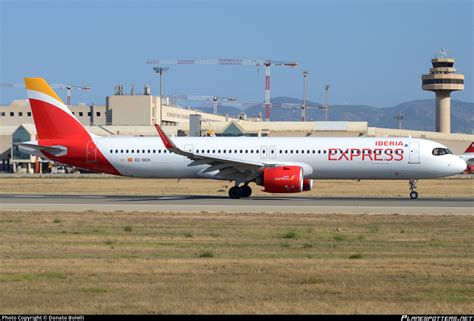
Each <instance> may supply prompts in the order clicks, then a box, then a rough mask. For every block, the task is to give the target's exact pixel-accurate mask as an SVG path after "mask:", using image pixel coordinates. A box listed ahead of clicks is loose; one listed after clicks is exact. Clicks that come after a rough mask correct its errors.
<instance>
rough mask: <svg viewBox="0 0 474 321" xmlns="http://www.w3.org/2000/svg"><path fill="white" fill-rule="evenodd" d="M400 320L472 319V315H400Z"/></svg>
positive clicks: (457, 320) (463, 320) (469, 320)
mask: <svg viewBox="0 0 474 321" xmlns="http://www.w3.org/2000/svg"><path fill="white" fill-rule="evenodd" d="M401 321H474V316H472V315H465V316H463V315H412V316H410V315H402V318H401Z"/></svg>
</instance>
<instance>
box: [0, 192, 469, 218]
mask: <svg viewBox="0 0 474 321" xmlns="http://www.w3.org/2000/svg"><path fill="white" fill-rule="evenodd" d="M0 210H8V211H12V210H20V211H90V210H94V211H142V212H145V211H146V212H153V211H166V212H200V211H206V212H229V213H232V212H249V213H260V212H262V213H263V212H273V213H341V214H370V213H378V214H395V213H398V214H438V215H443V214H450V215H456V214H460V215H466V214H468V215H469V214H470V215H473V214H474V200H473V199H470V198H423V197H422V196H421V198H419V199H417V200H411V199H408V198H406V199H405V198H338V197H278V196H269V197H263V196H256V197H251V198H249V199H238V200H233V199H229V198H227V197H223V196H189V195H186V196H182V195H169V196H110V195H108V196H106V195H18V194H16V195H7V194H2V195H0Z"/></svg>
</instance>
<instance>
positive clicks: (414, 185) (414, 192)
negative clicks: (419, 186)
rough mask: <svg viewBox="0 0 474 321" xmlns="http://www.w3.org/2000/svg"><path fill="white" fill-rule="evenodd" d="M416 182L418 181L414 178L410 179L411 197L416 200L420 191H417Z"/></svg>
mask: <svg viewBox="0 0 474 321" xmlns="http://www.w3.org/2000/svg"><path fill="white" fill-rule="evenodd" d="M416 183H417V181H415V180H414V179H410V183H409V184H410V198H411V199H412V200H416V199H417V198H418V192H416V191H415V190H416Z"/></svg>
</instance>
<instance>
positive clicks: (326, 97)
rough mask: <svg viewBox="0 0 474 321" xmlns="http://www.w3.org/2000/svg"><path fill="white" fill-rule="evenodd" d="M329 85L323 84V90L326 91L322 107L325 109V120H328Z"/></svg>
mask: <svg viewBox="0 0 474 321" xmlns="http://www.w3.org/2000/svg"><path fill="white" fill-rule="evenodd" d="M330 87H331V86H330V85H326V86H324V90H325V91H326V93H325V95H324V109H325V110H326V121H328V109H329V105H328V99H329V88H330Z"/></svg>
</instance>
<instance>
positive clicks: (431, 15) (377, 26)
mask: <svg viewBox="0 0 474 321" xmlns="http://www.w3.org/2000/svg"><path fill="white" fill-rule="evenodd" d="M0 13H1V15H0V19H1V20H0V49H1V60H0V82H15V83H17V82H22V81H23V77H25V76H36V77H44V78H46V79H47V80H48V81H49V82H51V83H72V84H79V85H90V86H92V87H93V91H92V92H89V93H80V92H74V93H73V102H78V101H81V102H86V103H90V102H95V103H96V104H105V96H107V95H110V94H112V93H113V89H114V85H115V84H117V83H119V82H120V83H123V84H124V86H125V89H126V91H128V90H129V88H130V85H131V84H135V88H136V91H139V92H141V91H142V88H143V85H144V84H151V86H152V93H153V94H157V93H158V77H157V76H156V75H155V74H154V73H153V71H152V66H151V65H147V64H145V61H146V60H147V59H149V58H162V59H165V58H168V59H173V58H175V59H176V58H178V59H205V58H249V59H255V58H257V59H268V58H269V59H274V60H291V61H297V62H299V64H300V67H299V68H297V69H291V68H286V67H274V68H272V69H271V73H272V83H271V86H272V92H271V95H272V97H277V96H292V97H296V98H301V97H302V91H303V81H302V79H303V77H302V71H303V70H304V69H306V70H308V71H309V80H308V97H309V99H310V100H315V101H318V102H321V101H322V100H323V99H322V97H323V88H324V84H326V83H328V84H331V89H332V91H331V97H330V102H331V103H333V104H335V103H340V104H344V103H348V104H367V105H372V106H380V107H383V106H392V105H396V104H398V103H401V102H404V101H408V100H412V99H423V98H434V94H433V93H430V92H424V91H422V90H421V80H420V77H421V74H422V73H425V72H428V70H429V68H430V59H431V58H432V57H433V56H434V55H435V54H437V53H439V51H440V49H441V48H442V47H444V48H446V50H447V52H448V55H449V56H452V57H454V58H455V59H456V63H455V67H456V68H457V69H458V71H459V72H462V73H464V74H465V78H466V80H465V82H466V85H465V90H464V92H457V93H454V94H453V98H456V99H460V100H464V101H470V102H472V101H474V93H473V89H474V86H473V73H474V72H473V70H474V66H473V60H474V58H473V54H474V50H473V46H474V39H473V30H474V23H473V15H474V14H473V1H471V0H430V1H428V0H410V1H409V0H399V1H376V0H372V1H369V0H366V1H355V0H354V1H348V0H345V1H343V0H332V1H329V0H326V1H322V0H321V1H302V0H299V1H298V0H297V1H295V0H280V1H258V0H252V1H236V0H234V1H222V0H221V1H217V0H216V1H184V0H181V1H179V0H178V1H177V0H175V1H171V0H170V1H158V0H156V1H22V0H16V1H7V0H0ZM164 93H165V94H171V93H175V94H194V95H220V96H235V97H238V98H239V100H241V101H245V102H255V101H263V99H264V70H260V75H259V77H258V74H257V69H256V67H252V66H212V65H198V66H189V65H187V66H182V65H177V66H170V70H169V71H168V73H167V74H166V76H165V80H164ZM60 95H61V96H64V94H63V93H62V92H60ZM24 97H25V92H24V90H21V89H0V103H4V104H5V103H9V102H10V101H11V100H13V99H15V98H24Z"/></svg>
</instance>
